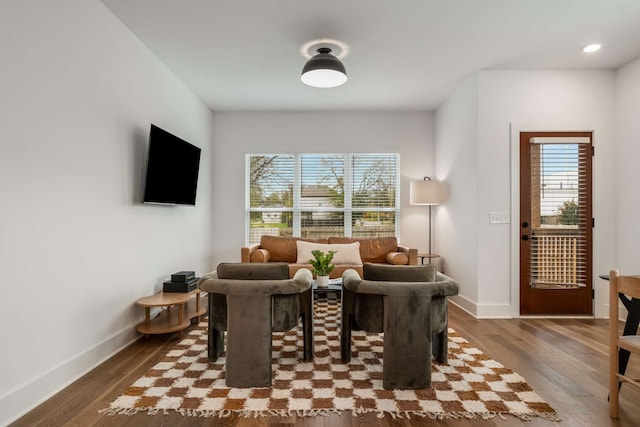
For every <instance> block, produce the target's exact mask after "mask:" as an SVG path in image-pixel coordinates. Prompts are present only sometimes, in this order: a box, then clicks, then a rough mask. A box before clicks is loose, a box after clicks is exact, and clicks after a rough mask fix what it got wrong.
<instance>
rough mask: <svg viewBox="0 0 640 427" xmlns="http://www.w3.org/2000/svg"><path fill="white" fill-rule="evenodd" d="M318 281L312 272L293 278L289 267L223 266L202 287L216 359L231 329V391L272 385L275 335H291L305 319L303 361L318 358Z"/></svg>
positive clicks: (210, 345) (210, 353)
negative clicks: (315, 309) (315, 283)
mask: <svg viewBox="0 0 640 427" xmlns="http://www.w3.org/2000/svg"><path fill="white" fill-rule="evenodd" d="M312 281H313V277H312V275H311V272H310V271H309V270H300V271H298V272H297V273H296V274H295V276H294V277H293V278H292V279H289V266H288V265H287V264H286V263H269V264H249V263H222V264H220V265H218V268H217V271H216V272H213V273H209V274H208V275H205V276H203V277H202V278H201V279H200V280H199V282H198V287H199V288H200V289H201V290H203V291H206V292H208V293H209V296H208V298H209V332H208V333H209V343H208V356H209V360H210V361H215V360H217V358H218V357H219V356H220V354H222V351H223V349H224V331H227V348H226V365H225V370H226V383H227V385H228V386H229V387H269V386H270V385H271V333H272V331H288V330H290V329H292V328H295V327H296V326H297V325H298V321H299V320H300V318H302V324H303V329H304V330H303V335H304V360H306V361H308V360H311V359H313V306H312V304H313V296H312Z"/></svg>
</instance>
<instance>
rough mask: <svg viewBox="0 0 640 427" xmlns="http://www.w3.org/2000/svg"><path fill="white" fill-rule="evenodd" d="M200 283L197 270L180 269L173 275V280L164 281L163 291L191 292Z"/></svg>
mask: <svg viewBox="0 0 640 427" xmlns="http://www.w3.org/2000/svg"><path fill="white" fill-rule="evenodd" d="M197 284H198V277H196V272H195V271H179V272H177V273H173V274H172V275H171V280H170V281H168V282H164V283H163V286H162V291H163V292H191V291H192V290H194V289H195V288H196V286H197Z"/></svg>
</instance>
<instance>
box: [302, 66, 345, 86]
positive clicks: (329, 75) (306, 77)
mask: <svg viewBox="0 0 640 427" xmlns="http://www.w3.org/2000/svg"><path fill="white" fill-rule="evenodd" d="M300 80H302V82H303V83H304V84H306V85H309V86H313V87H322V88H325V87H336V86H340V85H342V84H344V83H345V82H346V81H347V75H346V74H344V73H342V72H340V71H337V70H329V69H318V70H311V71H307V72H306V73H304V74H303V75H302V76H301V77H300Z"/></svg>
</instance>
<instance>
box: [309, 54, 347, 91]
mask: <svg viewBox="0 0 640 427" xmlns="http://www.w3.org/2000/svg"><path fill="white" fill-rule="evenodd" d="M300 80H302V82H303V83H304V84H306V85H309V86H313V87H320V88H326V87H336V86H340V85H342V84H344V83H345V82H346V81H347V70H346V69H345V68H344V65H343V64H342V62H340V60H339V59H338V58H336V57H335V56H333V55H332V54H331V49H330V48H328V47H321V48H318V54H317V55H315V56H313V57H311V58H310V59H309V60H308V61H307V63H306V64H304V67H303V68H302V75H301V76H300Z"/></svg>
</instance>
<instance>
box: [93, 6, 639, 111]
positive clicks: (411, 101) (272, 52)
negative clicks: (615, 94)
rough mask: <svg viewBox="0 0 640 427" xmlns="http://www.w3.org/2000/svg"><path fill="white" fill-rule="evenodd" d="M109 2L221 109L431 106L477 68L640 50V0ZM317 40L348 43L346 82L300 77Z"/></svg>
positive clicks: (544, 64) (616, 58)
mask: <svg viewBox="0 0 640 427" xmlns="http://www.w3.org/2000/svg"><path fill="white" fill-rule="evenodd" d="M102 2H103V3H104V4H105V5H106V6H107V7H108V8H109V9H110V10H111V11H112V12H113V13H114V14H115V15H116V16H117V17H118V18H119V19H120V20H121V21H122V22H123V23H124V24H125V25H126V26H127V27H128V28H130V29H131V31H132V32H133V33H135V34H136V35H137V36H138V37H139V38H140V40H142V42H143V43H144V44H145V45H146V46H147V47H148V48H149V49H150V50H151V51H152V52H153V53H154V54H155V55H156V56H157V57H158V58H159V59H160V60H161V61H162V62H164V63H165V64H166V65H167V66H168V67H169V68H170V69H171V70H172V71H173V72H174V73H175V74H176V75H177V76H178V77H179V78H180V79H181V80H182V81H183V82H184V83H185V84H186V85H187V86H189V87H190V88H191V89H192V90H193V92H194V93H196V94H197V95H198V96H199V97H200V98H201V99H202V100H203V101H204V102H205V103H206V104H207V105H208V106H209V107H210V108H211V109H212V110H214V111H238V110H253V111H266V110H277V111H291V110H295V111H312V110H433V109H434V108H436V107H437V106H438V105H439V104H440V103H441V102H442V101H443V100H444V99H445V98H446V96H447V94H448V93H449V92H450V91H451V89H452V88H453V87H455V84H456V82H457V81H458V80H459V79H460V78H462V77H464V76H467V75H469V74H471V73H473V72H476V71H478V70H483V69H615V68H617V67H619V66H621V65H623V64H625V63H627V62H629V61H631V60H633V59H635V58H637V57H640V0H386V1H385V0H323V1H310V0H309V1H305V0H182V1H176V0H135V1H132V0H102ZM318 38H331V39H337V40H340V41H342V42H344V43H346V44H347V45H348V47H349V50H350V52H349V54H348V56H347V57H346V58H344V59H343V63H344V64H345V67H346V69H347V74H348V76H349V80H348V81H347V83H346V84H344V85H343V86H340V87H337V88H331V89H317V88H312V87H308V86H305V85H304V84H303V83H302V82H301V81H300V71H301V69H302V66H303V65H304V62H305V59H304V58H303V56H302V54H301V52H300V50H301V48H302V45H303V44H305V43H306V42H308V41H310V40H314V39H318ZM595 41H597V42H600V43H602V44H603V48H602V49H601V50H600V51H599V52H597V53H594V54H591V55H586V54H584V53H583V52H582V51H581V48H582V47H583V46H584V45H586V44H588V43H591V42H595Z"/></svg>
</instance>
